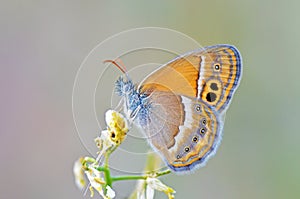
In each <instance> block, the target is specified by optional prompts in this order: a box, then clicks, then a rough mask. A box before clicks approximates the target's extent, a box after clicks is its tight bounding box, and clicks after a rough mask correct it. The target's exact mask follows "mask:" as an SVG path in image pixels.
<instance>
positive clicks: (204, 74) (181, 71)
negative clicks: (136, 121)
mask: <svg viewBox="0 0 300 199" xmlns="http://www.w3.org/2000/svg"><path fill="white" fill-rule="evenodd" d="M241 74H242V60H241V55H240V53H239V51H238V50H237V49H236V48H235V47H234V46H231V45H225V44H224V45H216V46H210V47H206V48H203V49H199V50H196V51H193V52H190V53H187V54H186V55H183V56H180V57H178V58H176V59H174V60H173V61H171V62H169V63H167V64H166V65H163V66H162V67H160V68H159V69H158V70H156V71H154V72H153V73H152V74H150V75H149V76H148V77H146V79H145V80H144V81H143V82H142V83H141V85H140V87H141V90H142V91H147V90H164V89H167V90H171V91H172V92H174V93H176V94H178V95H185V96H189V97H197V98H199V99H202V100H203V101H204V102H206V103H208V104H209V105H211V106H213V107H215V109H216V110H218V111H219V112H223V111H225V110H226V109H227V108H228V106H229V104H230V101H231V99H232V96H233V94H234V92H235V90H236V89H237V86H238V84H239V82H240V77H241Z"/></svg>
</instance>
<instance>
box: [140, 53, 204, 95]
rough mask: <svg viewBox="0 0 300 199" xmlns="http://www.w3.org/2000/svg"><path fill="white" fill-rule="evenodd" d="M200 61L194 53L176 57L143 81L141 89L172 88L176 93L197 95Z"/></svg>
mask: <svg viewBox="0 0 300 199" xmlns="http://www.w3.org/2000/svg"><path fill="white" fill-rule="evenodd" d="M200 61H201V58H200V57H199V56H195V55H194V54H189V55H187V56H184V57H179V58H177V59H175V60H174V61H172V62H170V63H168V64H167V65H165V66H162V67H161V68H159V69H158V70H156V71H154V72H153V73H152V74H150V75H149V76H148V77H147V78H146V79H145V80H144V81H143V82H142V83H141V85H142V87H141V91H142V92H146V91H151V90H153V89H155V90H161V91H167V90H168V91H169V90H171V91H172V92H173V93H175V94H179V95H186V96H190V97H197V90H198V88H197V87H198V82H197V81H198V78H199V63H200Z"/></svg>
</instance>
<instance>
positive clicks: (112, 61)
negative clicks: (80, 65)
mask: <svg viewBox="0 0 300 199" xmlns="http://www.w3.org/2000/svg"><path fill="white" fill-rule="evenodd" d="M118 61H119V62H120V63H117V62H116V61H114V60H110V59H108V60H104V61H103V63H112V64H113V65H115V66H116V67H117V68H118V69H119V70H120V71H122V73H124V74H125V73H126V72H127V70H126V67H125V66H124V65H123V64H122V61H121V60H120V59H118Z"/></svg>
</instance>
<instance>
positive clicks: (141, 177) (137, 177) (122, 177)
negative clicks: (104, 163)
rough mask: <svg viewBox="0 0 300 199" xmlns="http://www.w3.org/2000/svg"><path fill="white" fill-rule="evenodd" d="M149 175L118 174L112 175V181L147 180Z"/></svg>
mask: <svg viewBox="0 0 300 199" xmlns="http://www.w3.org/2000/svg"><path fill="white" fill-rule="evenodd" d="M146 178H147V176H116V177H112V178H111V179H112V181H113V182H115V181H121V180H146Z"/></svg>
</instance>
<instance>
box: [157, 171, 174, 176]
mask: <svg viewBox="0 0 300 199" xmlns="http://www.w3.org/2000/svg"><path fill="white" fill-rule="evenodd" d="M169 173H171V170H169V169H167V170H165V171H162V172H159V173H157V174H156V176H157V177H159V176H163V175H167V174H169Z"/></svg>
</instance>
